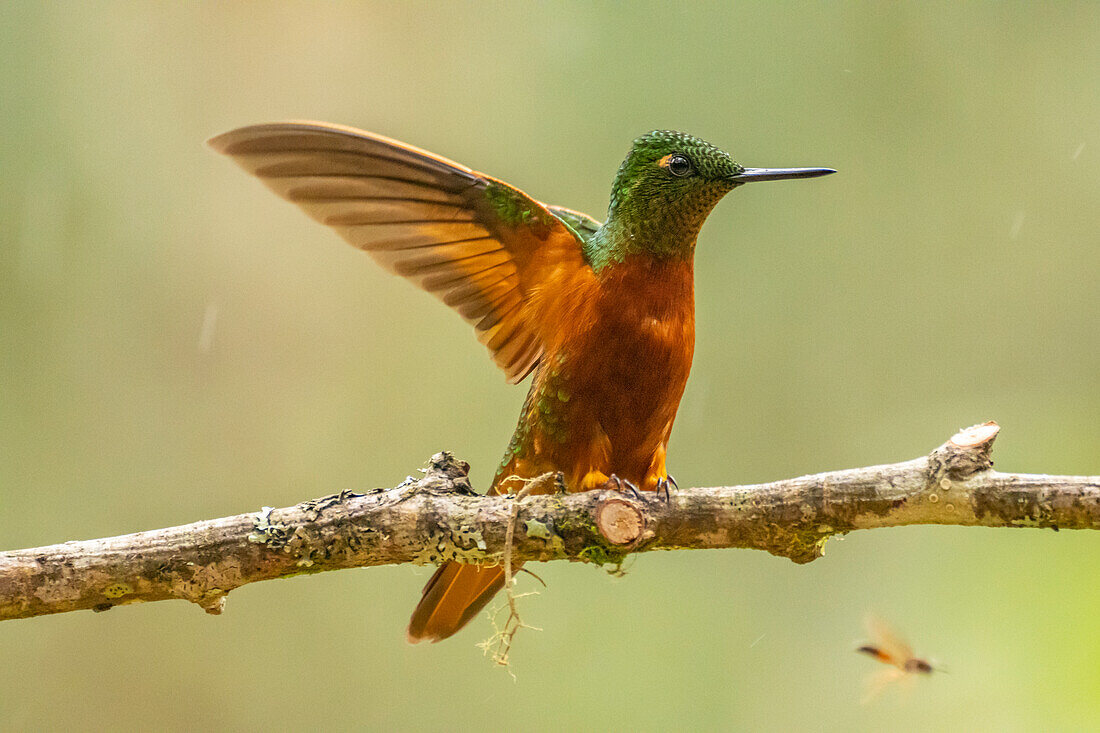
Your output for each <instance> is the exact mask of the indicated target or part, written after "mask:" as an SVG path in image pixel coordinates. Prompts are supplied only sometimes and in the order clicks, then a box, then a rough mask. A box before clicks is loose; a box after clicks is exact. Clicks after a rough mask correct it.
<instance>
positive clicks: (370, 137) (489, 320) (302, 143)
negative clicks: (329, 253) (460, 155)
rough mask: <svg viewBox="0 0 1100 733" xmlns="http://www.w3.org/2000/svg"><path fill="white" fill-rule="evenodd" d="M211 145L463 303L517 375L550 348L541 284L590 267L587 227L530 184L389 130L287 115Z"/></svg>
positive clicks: (414, 277) (415, 278)
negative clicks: (531, 190) (554, 208)
mask: <svg viewBox="0 0 1100 733" xmlns="http://www.w3.org/2000/svg"><path fill="white" fill-rule="evenodd" d="M209 144H210V146H211V147H213V148H214V149H215V150H217V151H218V152H220V153H224V154H225V155H228V156H230V157H232V158H233V159H234V160H235V161H236V162H237V163H239V164H240V165H241V167H242V168H244V169H245V170H246V171H248V172H249V173H251V174H253V175H255V176H256V177H257V178H259V179H260V180H261V181H263V182H264V184H266V185H267V186H268V188H270V189H271V190H273V191H275V193H277V194H279V195H280V196H282V197H283V198H285V199H286V200H288V201H290V202H292V203H295V204H297V205H298V206H299V207H301V208H302V210H304V211H305V212H306V213H307V214H309V215H310V216H311V217H313V218H314V219H316V220H317V221H319V222H321V223H322V224H325V225H327V226H330V227H332V228H333V229H335V230H336V232H337V233H338V234H339V235H340V236H341V237H343V238H344V239H345V240H347V241H348V242H349V243H350V244H352V245H353V246H355V247H358V248H359V249H362V250H365V251H366V252H368V253H369V254H370V255H371V257H373V258H374V259H375V260H376V261H377V262H379V263H380V264H381V265H382V266H383V267H385V268H387V269H388V270H390V271H392V272H394V273H396V274H398V275H401V276H403V277H405V278H407V279H409V280H411V281H412V282H413V283H415V284H416V285H418V286H419V287H421V288H423V289H424V290H427V291H428V292H430V293H432V294H433V295H435V296H436V297H437V298H439V299H440V300H442V301H443V302H444V303H446V304H447V305H449V306H451V307H452V308H453V309H455V310H456V311H458V313H459V314H460V315H461V316H462V317H463V318H464V319H466V321H467V322H469V323H470V324H472V325H473V326H474V329H475V330H476V332H477V336H478V340H479V341H481V343H483V344H484V345H485V346H486V347H487V348H488V349H489V352H490V354H491V355H492V357H493V360H494V361H495V362H496V363H497V365H498V366H499V367H500V368H501V369H503V370H504V373H505V374H506V375H507V376H508V380H509V381H510V382H513V383H515V382H519V381H521V380H522V379H523V378H524V377H525V376H527V374H528V373H530V371H531V370H532V369H533V368H534V367H535V365H536V364H537V363H538V360H539V357H540V356H541V354H542V350H543V344H542V339H541V338H540V324H539V322H538V319H539V314H538V313H537V311H536V308H535V307H534V306H533V302H534V301H535V300H537V298H533V297H532V295H533V293H536V292H537V291H538V288H539V286H540V284H542V283H544V282H546V279H547V278H548V277H551V276H552V277H553V279H555V280H556V279H559V278H560V276H561V274H562V272H563V271H565V272H574V273H575V272H579V271H581V270H587V269H589V268H588V265H587V264H586V263H585V261H584V256H583V253H582V251H581V241H580V239H579V237H578V235H577V233H576V232H575V231H574V230H573V229H571V228H570V226H567V225H566V224H564V223H563V222H562V220H561V219H559V218H558V217H557V216H554V215H553V214H551V212H550V211H549V210H548V209H547V208H546V207H545V206H543V205H542V204H540V203H539V202H537V201H535V200H534V199H532V198H530V197H529V196H527V195H526V194H524V193H523V192H522V191H520V190H518V189H515V188H513V187H511V186H509V185H507V184H505V183H502V182H501V181H498V180H496V179H493V178H490V177H489V176H486V175H483V174H481V173H478V172H477V171H473V170H470V169H469V168H466V167H465V166H462V165H459V164H457V163H453V162H451V161H449V160H447V159H445V158H441V157H439V156H437V155H432V154H431V153H428V152H426V151H423V150H419V149H417V148H414V147H411V146H409V145H405V144H404V143H400V142H398V141H396V140H391V139H389V138H385V137H382V136H381V135H374V134H372V133H369V132H364V131H362V130H356V129H354V128H350V127H342V126H338V125H329V124H321V123H312V122H284V123H274V124H267V125H255V126H252V127H242V128H240V129H237V130H233V131H231V132H227V133H225V134H222V135H218V136H217V137H214V138H212V139H211V140H210V141H209ZM577 216H583V215H577Z"/></svg>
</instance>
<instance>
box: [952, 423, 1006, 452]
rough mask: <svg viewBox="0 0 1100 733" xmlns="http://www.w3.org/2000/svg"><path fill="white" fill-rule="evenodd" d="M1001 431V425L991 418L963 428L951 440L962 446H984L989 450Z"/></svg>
mask: <svg viewBox="0 0 1100 733" xmlns="http://www.w3.org/2000/svg"><path fill="white" fill-rule="evenodd" d="M1000 431H1001V426H1000V425H998V424H997V423H995V422H993V421H992V420H990V421H989V422H984V423H982V424H980V425H971V426H970V427H968V428H963V429H962V430H960V431H959V432H957V433H955V434H954V435H952V436H951V441H950V442H951V443H953V444H954V445H957V446H958V447H960V448H978V447H982V448H985V449H986V450H987V451H988V450H989V449H990V448H991V447H992V446H993V441H994V440H995V439H996V437H997V433H999V432H1000Z"/></svg>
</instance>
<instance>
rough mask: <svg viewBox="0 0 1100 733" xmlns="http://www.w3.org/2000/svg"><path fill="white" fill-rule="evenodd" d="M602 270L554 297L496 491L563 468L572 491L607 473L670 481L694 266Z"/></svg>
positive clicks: (638, 480)
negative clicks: (551, 322)
mask: <svg viewBox="0 0 1100 733" xmlns="http://www.w3.org/2000/svg"><path fill="white" fill-rule="evenodd" d="M609 270H610V272H609V273H608V275H607V276H606V277H601V278H600V279H598V280H597V281H595V282H594V283H593V284H592V285H591V286H590V287H586V288H578V289H574V290H572V291H571V290H570V289H569V288H562V289H561V290H560V291H559V292H558V293H556V295H557V297H558V299H559V300H560V305H559V308H560V311H561V312H560V316H561V317H560V318H558V319H555V321H556V323H559V324H561V328H560V329H558V330H556V331H552V332H550V333H549V334H547V336H544V339H545V340H544V343H546V344H547V347H548V348H547V352H546V353H545V355H544V356H543V359H542V361H541V363H540V365H539V367H538V370H537V371H536V373H535V377H534V380H533V382H532V385H531V390H530V392H529V393H528V396H527V400H526V402H525V403H524V406H523V410H522V412H521V414H520V421H519V425H518V426H517V428H516V433H515V435H514V436H513V439H512V444H511V445H510V446H509V451H508V454H507V455H506V456H505V460H504V462H503V464H502V466H501V470H500V471H499V472H498V474H497V481H495V482H494V488H495V490H496V491H497V492H498V493H505V492H510V491H515V490H517V489H518V482H515V481H506V479H507V477H509V476H511V475H515V476H519V477H522V478H530V477H534V476H537V475H540V474H542V473H545V472H548V471H561V472H562V473H563V474H564V475H565V480H566V484H567V486H568V488H569V489H570V490H571V491H582V490H587V489H591V488H593V487H594V486H597V485H599V484H602V483H603V482H604V481H606V480H607V477H608V476H610V475H612V474H615V475H617V476H618V477H619V478H622V479H625V480H627V481H631V482H633V483H634V484H636V485H638V486H639V487H640V488H643V489H647V490H653V489H655V488H656V486H657V482H658V481H660V480H662V479H664V478H666V477H667V472H666V470H665V452H666V447H667V444H668V439H669V435H670V434H671V431H672V423H673V420H674V419H675V417H676V410H677V407H678V406H679V404H680V398H681V397H682V396H683V393H684V386H685V384H686V383H687V378H688V373H689V372H690V370H691V358H692V354H693V352H694V347H695V304H694V289H693V285H692V267H691V262H690V261H683V260H673V261H654V260H652V259H649V258H645V259H641V258H638V259H636V260H634V261H631V260H628V261H626V262H622V263H617V264H616V266H615V267H613V268H609ZM555 305H557V303H555ZM555 310H556V309H555Z"/></svg>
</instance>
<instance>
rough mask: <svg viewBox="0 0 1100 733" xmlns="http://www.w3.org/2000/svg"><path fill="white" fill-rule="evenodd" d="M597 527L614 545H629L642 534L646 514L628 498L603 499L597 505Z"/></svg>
mask: <svg viewBox="0 0 1100 733" xmlns="http://www.w3.org/2000/svg"><path fill="white" fill-rule="evenodd" d="M596 529H598V530H600V534H602V535H603V537H604V539H605V540H607V541H608V542H610V543H611V544H613V545H629V544H631V543H632V542H637V541H638V538H639V537H641V536H642V532H643V531H644V530H645V514H643V513H642V511H641V509H639V508H638V507H636V506H635V505H634V504H632V503H630V502H629V501H627V500H626V499H621V498H618V497H612V498H609V499H603V500H601V501H600V503H599V504H597V505H596Z"/></svg>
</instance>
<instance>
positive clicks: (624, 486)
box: [607, 474, 645, 501]
mask: <svg viewBox="0 0 1100 733" xmlns="http://www.w3.org/2000/svg"><path fill="white" fill-rule="evenodd" d="M607 484H608V486H614V487H615V490H616V491H622V492H624V493H625V492H627V491H629V492H630V493H631V494H633V495H634V498H635V499H637V500H638V501H645V499H644V498H642V495H641V494H640V493H638V487H637V486H635V485H634V484H633V483H631V482H630V481H627V480H626V479H622V478H619V477H618V476H616V475H615V474H611V475H610V476H608V477H607Z"/></svg>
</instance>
